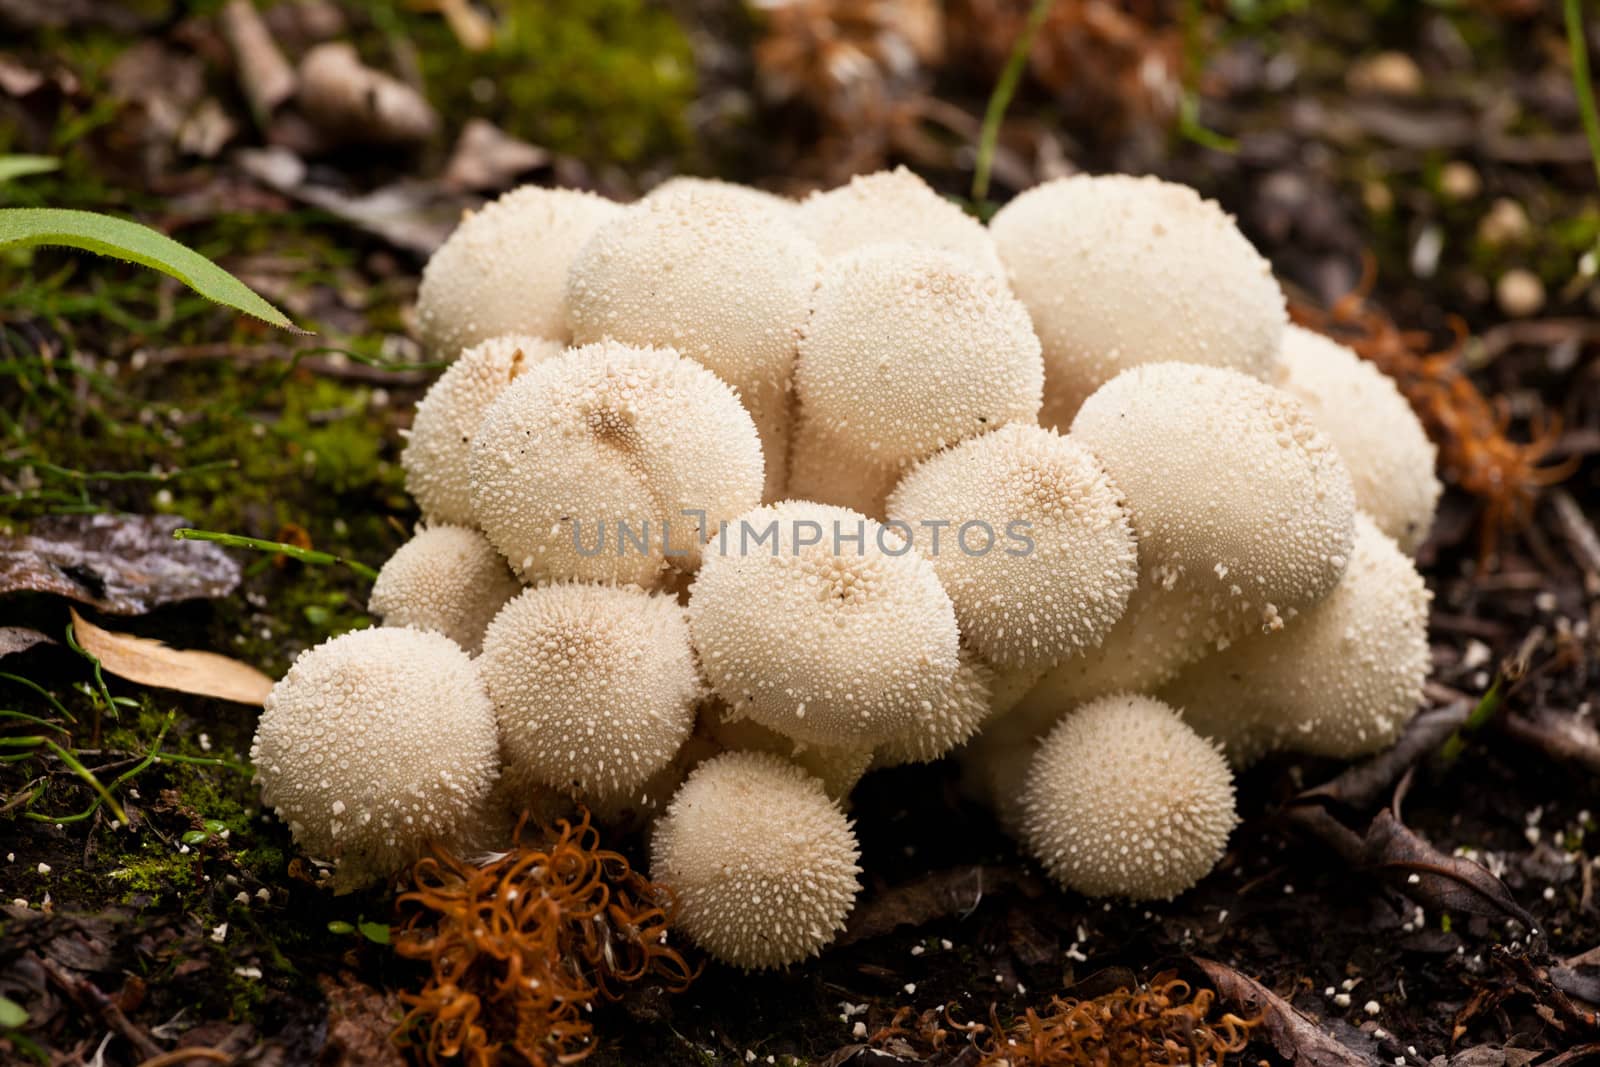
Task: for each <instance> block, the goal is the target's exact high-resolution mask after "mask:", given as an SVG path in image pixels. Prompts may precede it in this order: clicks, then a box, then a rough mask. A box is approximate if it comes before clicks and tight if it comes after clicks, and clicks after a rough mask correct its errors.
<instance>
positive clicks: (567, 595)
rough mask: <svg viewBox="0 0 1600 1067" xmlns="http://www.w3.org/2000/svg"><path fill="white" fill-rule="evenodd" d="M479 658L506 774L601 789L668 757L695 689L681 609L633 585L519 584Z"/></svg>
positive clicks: (625, 787)
mask: <svg viewBox="0 0 1600 1067" xmlns="http://www.w3.org/2000/svg"><path fill="white" fill-rule="evenodd" d="M478 669H479V671H480V672H481V673H482V675H483V680H484V685H485V686H486V687H487V688H488V692H489V699H490V701H491V702H492V703H493V704H494V713H495V717H496V719H497V720H498V722H499V724H500V745H501V752H502V755H503V757H504V760H505V768H506V770H505V773H506V777H507V778H508V779H509V780H511V781H512V782H524V781H526V782H533V783H537V784H538V785H543V786H546V787H549V788H552V789H556V790H559V791H561V792H564V793H567V794H569V795H576V796H578V797H594V798H598V799H601V800H614V799H616V798H618V797H622V796H625V795H627V794H629V793H630V792H633V791H637V790H638V789H639V788H640V787H641V786H642V785H643V784H644V783H645V782H646V781H647V780H648V779H649V778H650V777H651V775H653V774H655V773H656V772H657V771H660V770H661V769H662V768H664V767H666V766H667V765H668V764H669V763H671V762H672V758H673V757H674V756H675V755H676V754H677V752H678V750H679V748H681V747H682V745H683V742H684V739H685V738H687V737H688V736H689V732H690V731H691V730H692V729H694V712H695V702H696V701H697V700H698V699H699V698H700V695H701V691H702V690H701V684H700V677H699V674H698V672H697V671H696V669H695V663H694V653H693V652H692V651H691V649H690V647H689V628H688V625H687V624H686V623H685V621H684V617H683V609H682V608H681V607H679V606H678V603H677V601H675V600H673V599H672V598H671V597H667V596H662V595H660V594H655V593H647V592H645V591H644V590H642V589H638V588H636V587H633V586H603V585H579V584H570V583H562V584H556V585H546V586H540V587H537V588H533V589H528V590H525V591H524V592H523V593H522V594H521V595H519V596H518V597H517V598H516V599H515V600H513V601H511V602H510V603H509V604H507V605H506V606H505V608H504V609H503V610H502V611H501V612H500V614H499V615H497V616H495V619H494V621H493V622H492V623H490V624H489V630H488V633H486V634H485V635H484V638H483V655H481V656H480V657H479V658H478Z"/></svg>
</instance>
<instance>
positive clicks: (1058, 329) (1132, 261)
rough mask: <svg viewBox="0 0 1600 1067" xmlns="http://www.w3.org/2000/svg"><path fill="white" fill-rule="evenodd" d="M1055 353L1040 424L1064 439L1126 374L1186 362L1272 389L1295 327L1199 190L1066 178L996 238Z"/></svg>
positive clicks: (1001, 222)
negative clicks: (1088, 401)
mask: <svg viewBox="0 0 1600 1067" xmlns="http://www.w3.org/2000/svg"><path fill="white" fill-rule="evenodd" d="M989 231H990V232H991V233H992V234H993V235H994V240H995V243H996V244H997V245H998V246H999V249H1000V258H1001V259H1002V260H1004V261H1005V265H1006V269H1007V270H1008V271H1009V273H1010V279H1011V288H1012V290H1013V291H1014V292H1015V293H1016V294H1017V296H1018V297H1019V298H1020V299H1021V300H1022V302H1023V303H1024V304H1026V305H1027V307H1028V311H1029V313H1030V314H1031V315H1032V316H1033V325H1034V329H1036V330H1037V331H1038V334H1039V340H1040V342H1041V343H1042V344H1043V345H1044V362H1045V388H1044V410H1043V412H1042V414H1041V416H1040V421H1042V422H1043V423H1044V425H1046V426H1055V427H1057V428H1060V429H1064V428H1065V427H1066V426H1067V424H1068V423H1069V422H1070V421H1071V420H1072V416H1073V414H1074V413H1076V411H1077V410H1078V406H1079V405H1080V404H1082V403H1083V401H1084V399H1085V398H1087V397H1088V396H1089V394H1090V393H1092V392H1094V391H1095V390H1096V389H1098V388H1099V387H1100V386H1101V385H1102V384H1104V383H1105V382H1108V381H1110V380H1111V379H1112V378H1114V377H1115V376H1116V375H1117V374H1118V373H1120V372H1121V371H1123V370H1125V369H1127V368H1128V367H1132V366H1136V365H1138V364H1141V363H1153V362H1157V361H1162V360H1172V359H1179V360H1184V361H1186V362H1190V363H1203V364H1207V365H1212V366H1220V367H1231V368H1233V369H1234V370H1238V371H1241V372H1243V373H1245V374H1249V375H1251V376H1252V377H1255V378H1262V379H1265V378H1266V377H1267V375H1268V373H1269V371H1270V370H1271V368H1272V363H1273V361H1274V360H1275V359H1276V358H1277V355H1278V348H1279V345H1280V341H1281V338H1282V335H1283V327H1284V323H1285V321H1286V315H1285V311H1284V299H1283V292H1282V291H1281V290H1280V289H1279V288H1278V283H1277V282H1276V281H1275V280H1274V279H1273V277H1272V270H1271V267H1270V266H1269V265H1268V263H1267V261H1266V260H1265V259H1263V258H1262V257H1261V254H1260V253H1258V252H1257V251H1256V250H1255V249H1254V248H1253V247H1251V245H1250V242H1249V241H1247V240H1246V239H1245V237H1244V235H1243V234H1241V233H1240V232H1239V228H1238V227H1237V226H1236V225H1235V224H1234V221H1233V219H1232V218H1231V217H1230V216H1228V215H1227V214H1225V213H1224V212H1223V210H1222V209H1221V208H1220V207H1218V206H1217V205H1216V204H1215V203H1214V202H1212V201H1210V200H1203V199H1201V198H1200V196H1199V194H1198V193H1196V192H1195V191H1194V190H1193V189H1190V188H1189V187H1188V186H1184V185H1176V184H1174V183H1172V182H1164V181H1160V180H1159V179H1156V178H1150V177H1144V178H1134V177H1129V176H1127V175H1120V174H1118V175H1105V176H1099V177H1091V176H1089V175H1074V176H1073V177H1070V178H1058V179H1056V180H1054V181H1049V182H1045V183H1044V184H1043V185H1038V186H1035V187H1034V188H1032V189H1030V190H1028V191H1027V192H1025V193H1023V194H1022V195H1021V196H1019V197H1017V198H1016V199H1015V200H1013V201H1011V202H1010V203H1009V204H1007V205H1006V206H1005V207H1003V208H1001V209H1000V212H999V213H998V214H997V215H995V217H994V220H993V222H991V223H990V225H989Z"/></svg>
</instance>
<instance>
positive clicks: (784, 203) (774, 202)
mask: <svg viewBox="0 0 1600 1067" xmlns="http://www.w3.org/2000/svg"><path fill="white" fill-rule="evenodd" d="M686 192H687V193H706V194H710V195H722V196H727V197H730V198H732V199H737V200H742V201H744V202H745V203H747V204H749V205H750V206H752V207H759V208H765V209H767V210H769V211H777V212H779V213H781V214H784V215H788V214H789V213H791V212H793V211H794V209H795V208H797V207H799V206H800V205H799V204H797V203H796V202H795V201H793V200H790V199H789V198H788V197H786V196H779V195H778V194H777V193H769V192H767V191H766V190H765V189H757V188H756V187H755V186H753V185H740V184H739V183H737V182H725V181H723V180H722V179H721V178H700V177H696V176H695V175H692V174H677V175H674V176H672V177H671V178H668V179H667V180H666V181H664V182H662V183H661V184H660V185H658V186H656V187H655V188H654V189H651V190H650V191H649V192H648V193H646V194H645V195H644V199H646V200H659V199H661V198H662V197H666V196H676V195H678V194H680V193H686Z"/></svg>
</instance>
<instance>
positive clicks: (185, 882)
mask: <svg viewBox="0 0 1600 1067" xmlns="http://www.w3.org/2000/svg"><path fill="white" fill-rule="evenodd" d="M196 862H197V861H196V858H195V856H194V855H192V854H190V855H185V854H183V853H180V852H176V851H174V850H172V849H169V848H167V847H166V846H165V845H162V844H161V843H160V842H154V843H151V844H147V845H146V846H145V849H144V852H143V853H142V854H138V855H135V854H133V853H129V854H125V855H123V856H120V857H118V859H117V865H116V866H115V867H112V868H111V869H110V870H109V871H108V872H107V874H106V876H107V877H108V878H109V879H110V880H111V884H112V885H113V886H116V887H117V889H118V890H119V891H120V900H121V902H122V903H124V904H129V905H138V904H142V903H145V902H149V901H156V900H160V899H162V898H164V897H167V896H169V895H172V894H180V895H185V896H187V895H188V893H189V891H190V890H192V889H194V887H195V885H196V882H197V879H196V878H195V865H196Z"/></svg>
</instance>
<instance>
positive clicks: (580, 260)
mask: <svg viewBox="0 0 1600 1067" xmlns="http://www.w3.org/2000/svg"><path fill="white" fill-rule="evenodd" d="M737 189H738V187H737V186H729V185H723V184H720V183H707V184H706V185H704V186H696V187H689V188H685V189H680V190H679V191H677V192H673V193H667V194H662V195H659V196H652V197H648V198H646V199H645V200H643V201H641V202H640V203H638V204H635V205H633V206H632V207H629V208H628V209H627V210H626V211H623V212H621V213H620V214H619V215H617V217H616V218H614V219H612V220H611V221H609V222H607V223H606V224H605V225H603V226H601V227H600V228H599V229H597V230H596V231H595V233H594V236H593V237H591V238H590V239H589V242H588V243H587V244H586V245H584V247H583V250H582V251H581V252H579V253H578V256H577V258H576V259H574V260H573V263H572V269H571V271H570V272H569V274H568V277H567V315H568V318H569V320H570V321H571V323H572V333H573V338H574V341H575V342H576V343H578V344H584V343H588V342H591V341H600V340H603V339H607V338H609V339H611V340H614V341H621V342H624V343H627V344H637V345H665V346H670V347H672V348H673V349H675V350H676V351H677V352H678V353H680V354H681V355H683V356H685V357H687V358H689V359H692V360H694V361H696V362H697V363H699V364H700V365H701V366H703V367H705V368H707V369H708V370H710V371H711V372H712V373H714V374H715V375H716V376H717V377H719V378H721V379H722V380H723V381H725V382H727V383H728V384H729V385H731V386H732V387H733V389H734V392H736V393H738V394H739V397H740V399H741V400H742V401H743V403H744V405H745V408H746V409H747V410H748V411H749V412H750V417H751V419H753V420H754V422H755V424H756V430H757V431H758V432H759V433H760V435H761V447H762V451H763V452H764V453H765V455H766V456H767V457H768V464H767V484H766V487H765V493H764V499H768V500H771V499H775V498H776V497H777V496H778V495H779V494H780V493H781V491H782V487H783V474H784V463H783V457H784V456H785V455H786V454H787V452H788V448H789V421H790V413H789V390H790V381H791V379H792V378H793V375H794V360H795V345H796V342H797V340H798V338H799V333H800V328H801V326H802V325H803V324H804V323H805V319H806V314H807V311H808V310H809V309H810V306H811V295H812V292H813V291H814V290H815V289H816V284H817V275H818V273H819V272H820V270H821V269H822V259H821V257H820V256H819V255H818V254H817V250H816V247H815V246H814V245H812V243H811V242H810V241H809V240H808V239H807V238H806V237H804V236H803V235H802V234H801V233H800V231H799V230H797V229H796V228H795V227H794V226H793V225H792V224H791V223H790V221H789V215H788V213H787V212H783V211H779V210H777V209H775V208H773V207H772V206H771V205H768V204H764V203H759V202H755V201H752V199H751V198H750V195H749V193H748V191H742V192H733V191H731V190H737Z"/></svg>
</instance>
